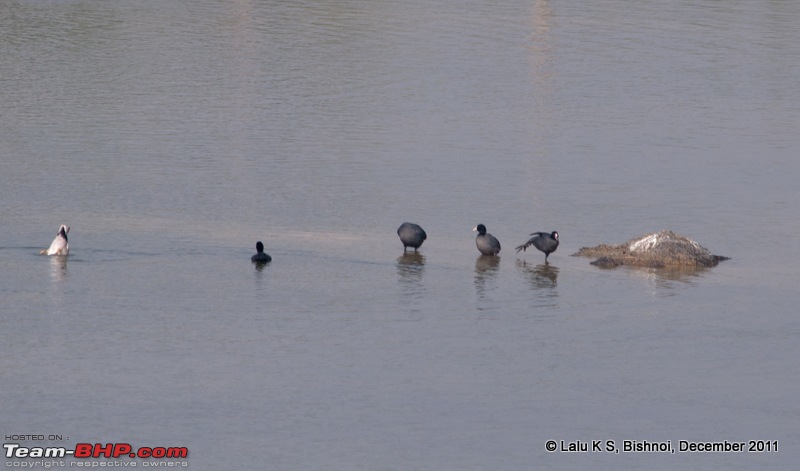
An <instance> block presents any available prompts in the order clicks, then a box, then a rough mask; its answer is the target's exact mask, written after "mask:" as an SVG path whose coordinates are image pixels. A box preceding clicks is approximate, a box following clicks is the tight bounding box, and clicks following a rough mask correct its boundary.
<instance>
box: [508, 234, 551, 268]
mask: <svg viewBox="0 0 800 471" xmlns="http://www.w3.org/2000/svg"><path fill="white" fill-rule="evenodd" d="M531 235H532V236H533V237H531V238H530V239H528V241H527V242H525V243H524V244H522V245H520V246H519V247H517V253H519V251H520V250H525V249H527V248H528V247H530V246H531V245H532V246H534V247H536V248H537V249H539V250H541V251H542V252H544V262H545V263H547V257H548V256H549V255H550V254H551V253H553V252H555V251H556V249H557V248H558V232H556V231H553V232H551V233H549V234H548V233H547V232H534V233H532V234H531Z"/></svg>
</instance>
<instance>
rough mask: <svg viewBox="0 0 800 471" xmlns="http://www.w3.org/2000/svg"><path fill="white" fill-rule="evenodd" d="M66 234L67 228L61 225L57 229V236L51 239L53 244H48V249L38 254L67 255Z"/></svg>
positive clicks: (67, 241)
mask: <svg viewBox="0 0 800 471" xmlns="http://www.w3.org/2000/svg"><path fill="white" fill-rule="evenodd" d="M67 232H69V226H66V225H64V224H62V225H61V227H59V228H58V234H56V238H55V239H53V242H52V243H51V244H50V248H47V249H44V250H42V251H40V252H39V253H40V254H41V255H69V240H68V239H67Z"/></svg>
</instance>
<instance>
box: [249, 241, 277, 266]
mask: <svg viewBox="0 0 800 471" xmlns="http://www.w3.org/2000/svg"><path fill="white" fill-rule="evenodd" d="M256 252H258V253H257V254H255V255H253V256H252V257H250V261H252V262H253V263H267V262H271V261H272V257H270V256H269V254H266V253H264V244H262V243H261V241H260V240H259V241H258V242H256Z"/></svg>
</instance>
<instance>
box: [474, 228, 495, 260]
mask: <svg viewBox="0 0 800 471" xmlns="http://www.w3.org/2000/svg"><path fill="white" fill-rule="evenodd" d="M472 230H473V231H478V237H476V238H475V245H476V246H477V247H478V251H480V253H482V254H483V255H497V254H498V253H500V241H499V240H497V239H496V238H495V237H494V236H493V235H491V234H487V233H486V226H484V225H483V224H478V225H477V226H475V228H474V229H472Z"/></svg>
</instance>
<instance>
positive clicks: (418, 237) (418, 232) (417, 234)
mask: <svg viewBox="0 0 800 471" xmlns="http://www.w3.org/2000/svg"><path fill="white" fill-rule="evenodd" d="M397 235H398V236H400V242H402V243H403V252H405V251H406V249H408V247H413V248H414V252H416V251H417V249H418V248H419V246H420V245H422V242H424V241H425V239H427V238H428V234H426V233H425V231H424V230H422V228H421V227H419V226H418V225H417V224H413V223H410V222H404V223H403V224H401V225H400V227H398V228H397Z"/></svg>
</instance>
